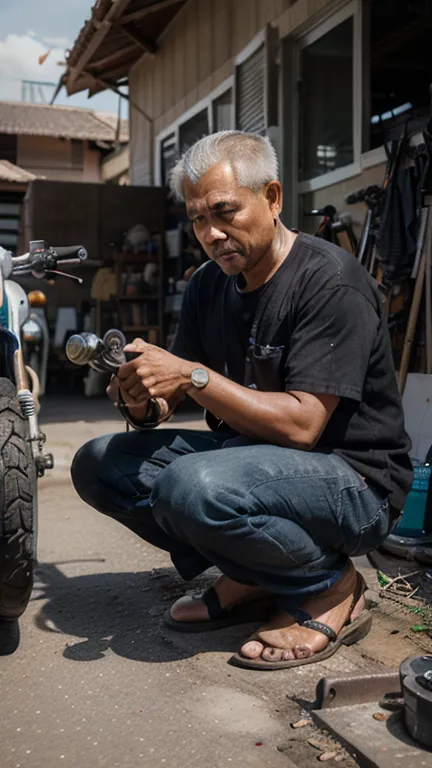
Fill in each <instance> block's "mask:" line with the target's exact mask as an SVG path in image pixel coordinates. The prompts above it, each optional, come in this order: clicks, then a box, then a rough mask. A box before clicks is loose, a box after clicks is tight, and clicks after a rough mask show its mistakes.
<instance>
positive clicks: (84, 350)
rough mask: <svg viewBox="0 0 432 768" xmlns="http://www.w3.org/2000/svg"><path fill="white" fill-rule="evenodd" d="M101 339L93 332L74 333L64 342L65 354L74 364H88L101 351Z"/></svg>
mask: <svg viewBox="0 0 432 768" xmlns="http://www.w3.org/2000/svg"><path fill="white" fill-rule="evenodd" d="M102 347H103V344H102V341H101V340H100V338H99V337H98V336H96V334H95V333H75V334H74V335H73V336H71V337H70V338H69V339H68V340H67V343H66V355H67V357H68V358H69V360H70V361H71V363H75V365H88V364H89V363H90V362H91V361H92V360H95V359H97V357H98V355H99V354H100V353H101V351H102Z"/></svg>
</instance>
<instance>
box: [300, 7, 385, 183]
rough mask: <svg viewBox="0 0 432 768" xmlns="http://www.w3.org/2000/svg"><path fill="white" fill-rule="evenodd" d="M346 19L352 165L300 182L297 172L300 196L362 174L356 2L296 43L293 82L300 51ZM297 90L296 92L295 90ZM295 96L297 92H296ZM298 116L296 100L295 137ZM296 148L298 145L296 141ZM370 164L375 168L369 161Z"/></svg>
mask: <svg viewBox="0 0 432 768" xmlns="http://www.w3.org/2000/svg"><path fill="white" fill-rule="evenodd" d="M350 17H352V18H353V91H352V110H353V162H352V163H349V164H348V165H344V166H342V167H341V168H336V169H335V170H334V171H329V172H328V173H325V174H322V175H321V176H315V177H312V178H310V179H306V180H304V181H299V180H298V168H297V193H298V194H300V195H302V194H305V193H307V192H314V191H315V190H318V189H323V188H324V187H328V186H331V185H332V184H337V183H338V182H340V181H344V180H345V179H348V178H351V177H352V176H357V175H358V174H360V173H361V171H362V152H361V141H362V94H363V72H362V61H363V50H362V43H363V40H362V7H361V2H360V0H349V2H348V3H346V4H345V5H344V6H343V7H342V8H340V9H339V10H337V11H334V12H333V13H331V15H329V16H328V17H327V18H326V19H324V20H323V21H321V22H320V23H318V24H316V25H314V26H313V27H312V28H310V29H309V30H307V31H306V32H304V33H303V34H302V35H301V36H299V37H298V38H297V40H296V53H295V72H294V78H295V82H296V84H297V83H298V82H299V80H300V57H301V52H302V50H304V48H307V47H308V46H309V45H312V44H313V43H315V42H316V41H317V40H319V39H320V38H321V37H323V36H324V35H326V34H327V33H328V32H330V31H331V30H332V29H334V28H335V27H337V26H339V24H342V22H344V21H346V20H347V19H349V18H350ZM296 90H297V89H296ZM297 93H298V90H297ZM299 114H300V100H299V98H298V96H297V109H295V110H294V113H293V120H295V121H296V127H295V131H296V132H297V136H298V130H299V126H298V118H299ZM297 145H298V141H297ZM372 164H375V163H374V162H373V160H372Z"/></svg>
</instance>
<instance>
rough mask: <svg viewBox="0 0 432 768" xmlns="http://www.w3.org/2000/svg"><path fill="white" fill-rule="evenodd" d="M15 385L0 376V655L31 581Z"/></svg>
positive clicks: (31, 524)
mask: <svg viewBox="0 0 432 768" xmlns="http://www.w3.org/2000/svg"><path fill="white" fill-rule="evenodd" d="M28 438H29V432H28V422H27V420H26V419H25V418H24V417H23V415H22V413H21V408H20V405H19V402H18V398H17V396H16V390H15V386H14V385H13V383H12V382H11V381H9V379H4V378H0V655H3V656H4V655H7V654H10V653H13V652H14V651H15V650H16V649H17V647H18V645H19V624H18V619H19V617H20V616H21V615H22V614H23V613H24V611H25V609H26V607H27V604H28V602H29V599H30V595H31V590H32V586H33V570H34V564H35V552H34V549H35V542H34V534H35V524H36V514H35V512H36V499H37V480H36V468H35V463H34V458H33V453H32V449H31V444H30V442H29V439H28Z"/></svg>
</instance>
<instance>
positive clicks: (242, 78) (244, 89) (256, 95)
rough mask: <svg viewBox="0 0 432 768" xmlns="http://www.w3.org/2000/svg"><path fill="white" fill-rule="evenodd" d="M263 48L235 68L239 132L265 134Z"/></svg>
mask: <svg viewBox="0 0 432 768" xmlns="http://www.w3.org/2000/svg"><path fill="white" fill-rule="evenodd" d="M264 77H265V47H264V45H261V46H260V48H258V49H257V50H256V51H255V53H253V54H252V56H250V57H249V58H248V59H246V61H244V62H243V63H242V64H239V66H238V68H237V127H238V128H239V129H240V130H241V131H249V132H253V133H260V134H261V135H263V134H265V132H266V127H267V126H266V110H265V88H264Z"/></svg>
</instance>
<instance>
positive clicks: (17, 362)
mask: <svg viewBox="0 0 432 768" xmlns="http://www.w3.org/2000/svg"><path fill="white" fill-rule="evenodd" d="M13 364H14V374H15V384H16V389H17V397H18V402H19V404H20V407H21V412H22V415H23V416H24V418H26V419H27V420H28V424H29V440H30V443H31V447H32V453H33V458H34V462H35V466H36V473H37V476H38V477H43V475H44V474H45V471H46V470H47V469H52V468H53V466H54V458H53V455H52V453H44V445H45V441H46V436H45V435H44V433H43V432H41V430H40V428H39V421H38V416H37V414H38V411H39V402H38V400H37V394H36V396H34V395H33V394H32V392H31V391H30V389H29V381H28V375H27V370H26V367H25V365H24V358H23V354H22V349H21V348H18V349H16V350H15V352H14V361H13Z"/></svg>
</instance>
